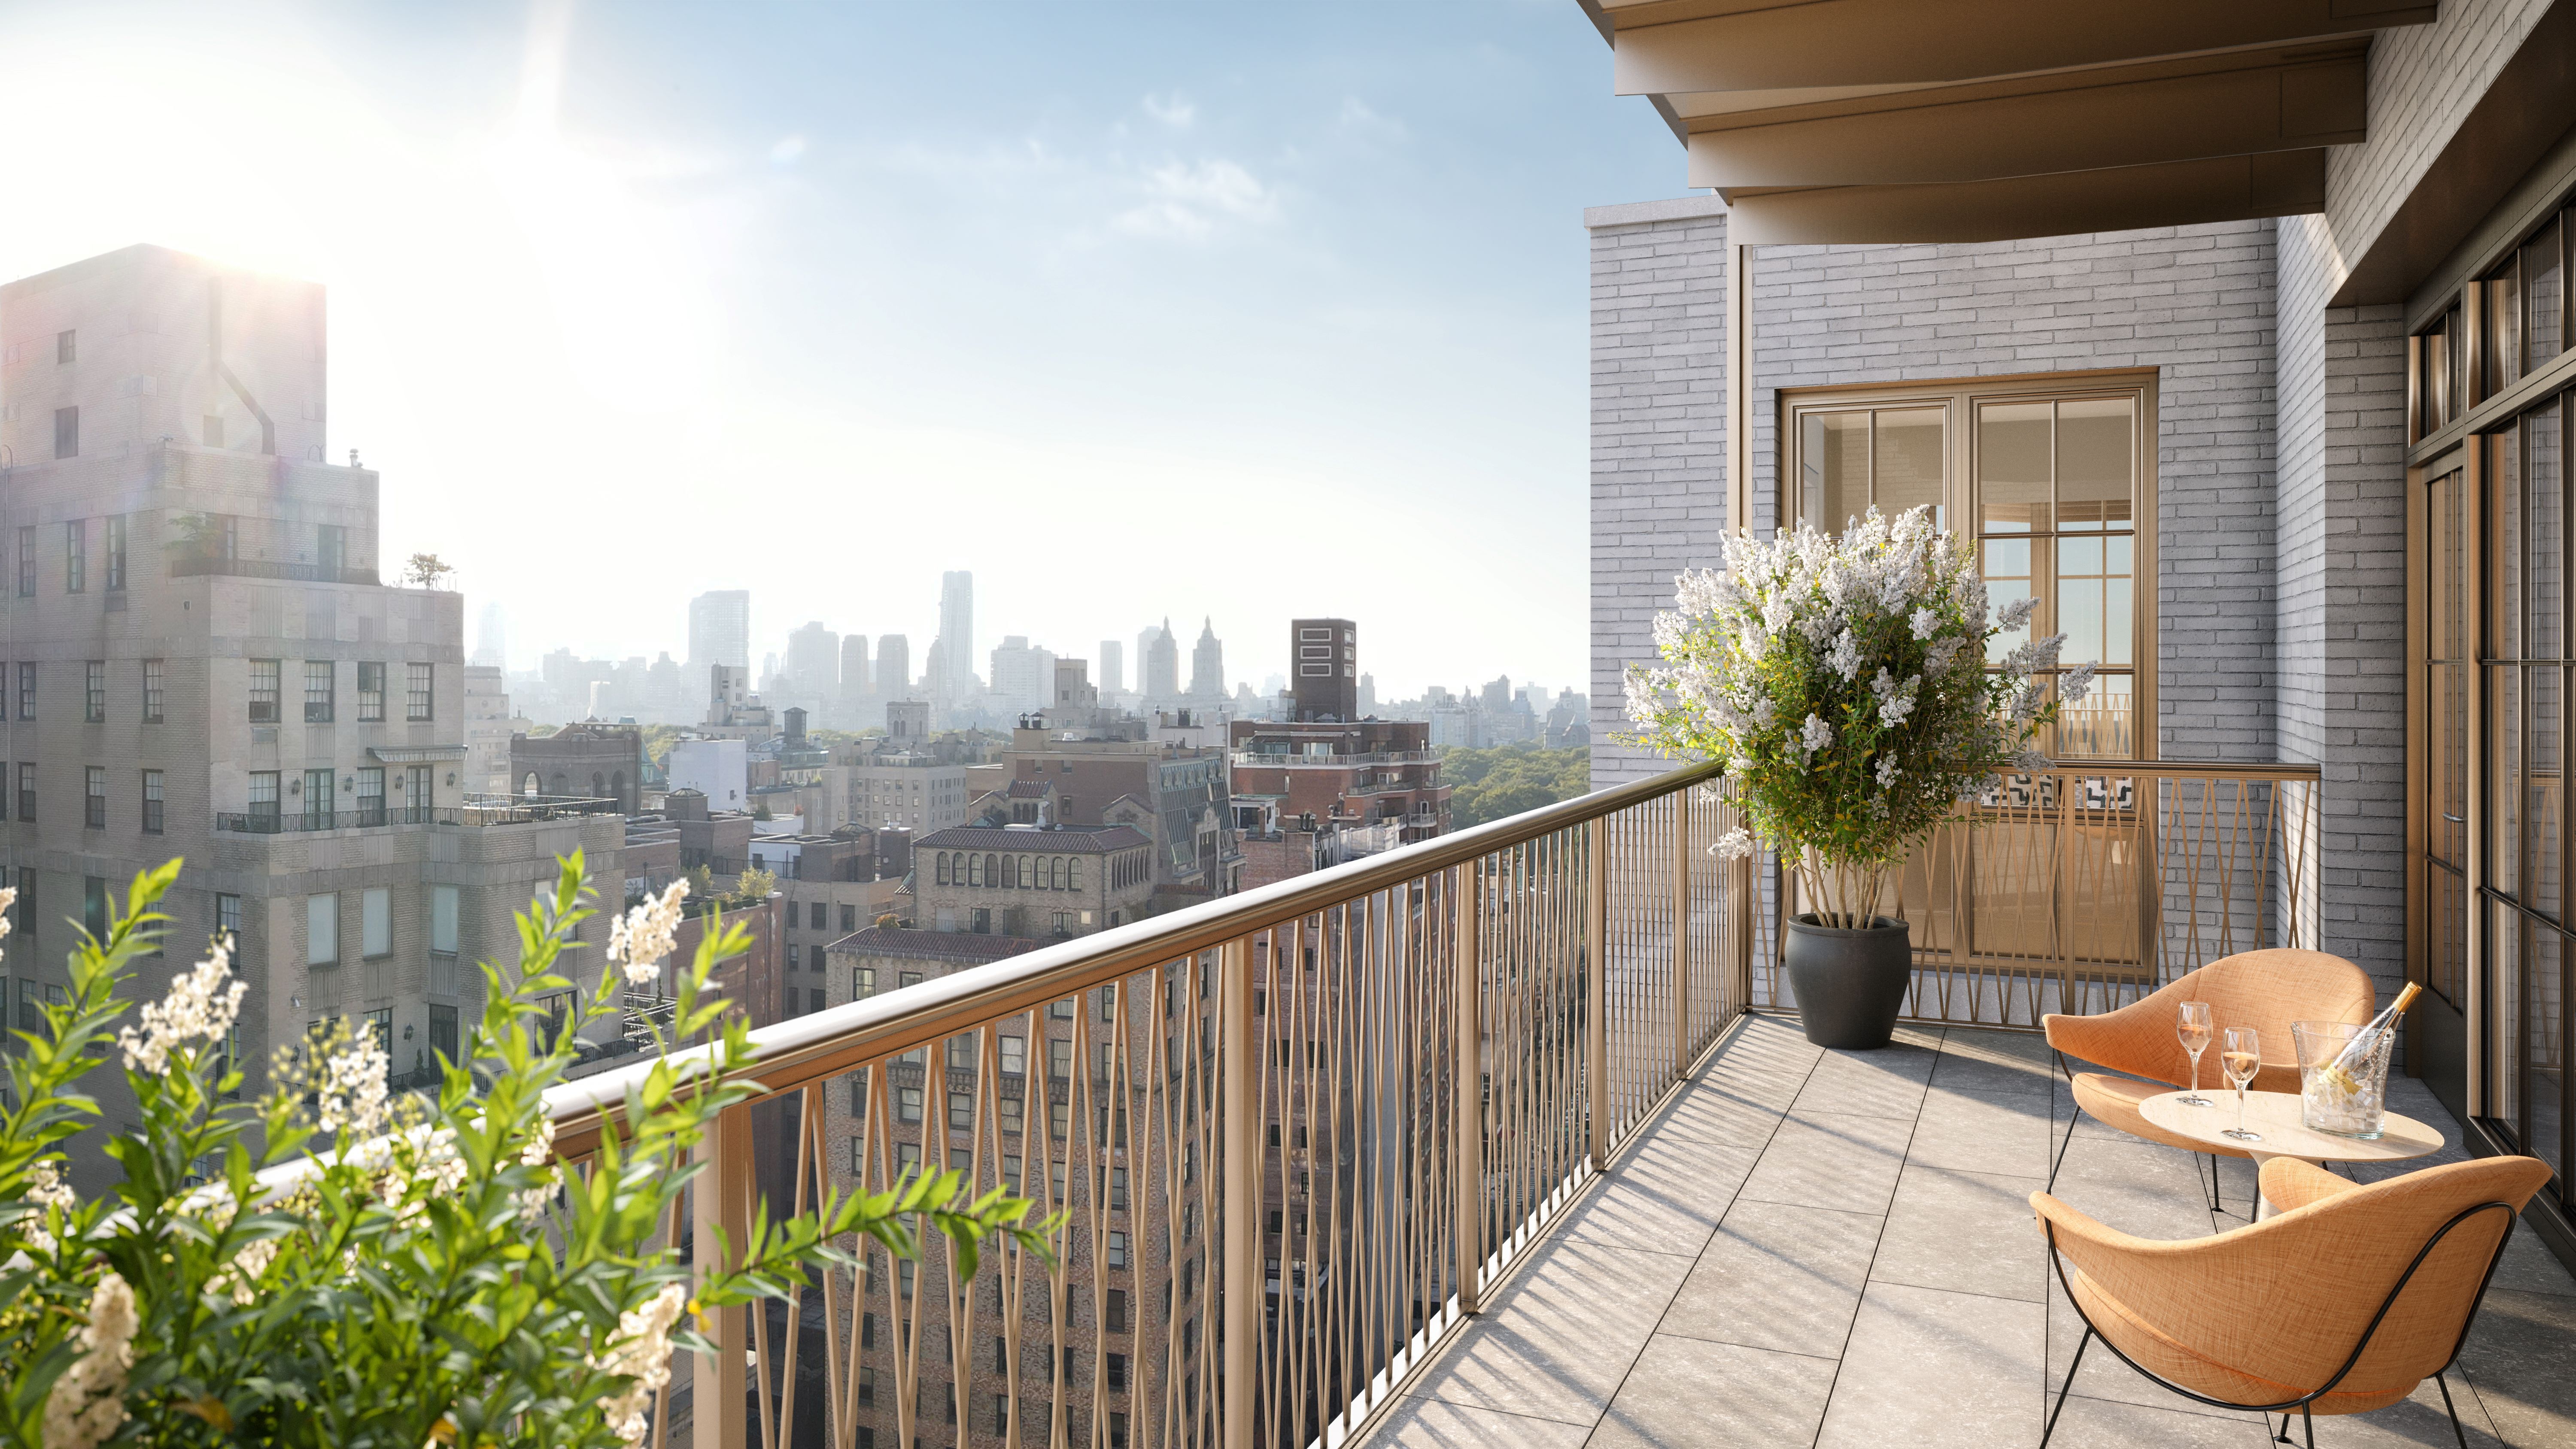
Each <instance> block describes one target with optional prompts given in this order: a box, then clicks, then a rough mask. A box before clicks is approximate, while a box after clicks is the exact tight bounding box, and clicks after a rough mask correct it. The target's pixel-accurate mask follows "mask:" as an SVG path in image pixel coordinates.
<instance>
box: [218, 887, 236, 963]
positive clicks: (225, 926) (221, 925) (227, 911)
mask: <svg viewBox="0 0 2576 1449" xmlns="http://www.w3.org/2000/svg"><path fill="white" fill-rule="evenodd" d="M241 916H242V912H241V897H239V896H235V895H218V896H216V897H215V935H216V937H217V938H218V939H220V940H222V941H223V942H224V943H225V944H226V945H228V946H231V947H233V948H234V949H235V950H236V951H238V950H239V948H240V945H241Z"/></svg>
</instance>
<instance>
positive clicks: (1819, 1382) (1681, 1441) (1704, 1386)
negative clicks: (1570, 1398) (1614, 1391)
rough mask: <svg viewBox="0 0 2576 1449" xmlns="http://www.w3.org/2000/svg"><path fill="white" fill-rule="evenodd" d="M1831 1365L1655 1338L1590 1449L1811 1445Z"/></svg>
mask: <svg viewBox="0 0 2576 1449" xmlns="http://www.w3.org/2000/svg"><path fill="white" fill-rule="evenodd" d="M1834 1368H1835V1364H1834V1360H1832V1359H1830V1358H1807V1357H1804V1356H1802V1355H1798V1354H1792V1353H1772V1352H1768V1351H1765V1350H1763V1349H1758V1348H1746V1347H1744V1346H1743V1345H1741V1344H1733V1343H1709V1342H1705V1341H1703V1340H1700V1339H1692V1338H1672V1337H1667V1336H1665V1335H1662V1334H1658V1335H1656V1336H1655V1337H1654V1338H1653V1339H1652V1340H1651V1341H1649V1342H1648V1343H1647V1345H1646V1351H1645V1352H1644V1353H1643V1354H1641V1355H1639V1356H1638V1359H1637V1366H1636V1367H1635V1368H1634V1369H1631V1370H1630V1371H1629V1373H1628V1381H1627V1382H1626V1383H1624V1384H1622V1385H1620V1386H1619V1396H1618V1397H1617V1398H1615V1399H1613V1400H1611V1401H1610V1411H1609V1412H1608V1413H1606V1414H1604V1415H1602V1416H1601V1424H1600V1427H1598V1428H1596V1429H1594V1430H1593V1431H1592V1438H1591V1439H1590V1441H1588V1442H1589V1444H1590V1446H1591V1449H1649V1446H1651V1449H1737V1446H1740V1445H1747V1444H1806V1443H1810V1442H1813V1440H1814V1439H1815V1436H1816V1426H1817V1424H1819V1423H1820V1422H1822V1421H1823V1419H1824V1416H1825V1395H1826V1394H1828V1393H1829V1392H1831V1391H1832V1389H1833V1386H1834Z"/></svg>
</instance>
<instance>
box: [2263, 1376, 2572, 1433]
mask: <svg viewBox="0 0 2576 1449" xmlns="http://www.w3.org/2000/svg"><path fill="white" fill-rule="evenodd" d="M2451 1398H2452V1401H2453V1402H2455V1403H2456V1404H2458V1405H2459V1408H2460V1428H2461V1429H2462V1430H2463V1431H2465V1432H2466V1433H2467V1434H2468V1436H2469V1449H2501V1446H2502V1445H2503V1444H2504V1442H2505V1441H2504V1440H2503V1439H2501V1438H2499V1437H2497V1435H2496V1432H2495V1426H2494V1425H2493V1424H2492V1423H2490V1422H2489V1421H2488V1419H2487V1412H2486V1407H2485V1405H2483V1404H2481V1403H2480V1402H2479V1401H2478V1396H2477V1395H2476V1394H2475V1393H2474V1392H2471V1391H2470V1389H2469V1387H2468V1385H2466V1384H2464V1383H2462V1382H2461V1381H2460V1376H2459V1375H2458V1374H2456V1373H2454V1374H2452V1375H2451ZM2272 1422H2273V1424H2274V1425H2276V1426H2277V1425H2278V1424H2279V1423H2280V1422H2281V1418H2280V1416H2279V1415H2278V1414H2275V1415H2273V1416H2272ZM2290 1437H2291V1438H2292V1439H2297V1440H2300V1442H2302V1443H2304V1442H2306V1441H2305V1440H2304V1439H2303V1438H2302V1437H2301V1435H2300V1431H2299V1424H2298V1421H2297V1420H2295V1419H2293V1420H2292V1421H2291V1422H2290ZM2514 1442H2515V1443H2516V1444H2521V1443H2524V1442H2527V1441H2524V1440H2519V1439H2517V1440H2515V1441H2514ZM2538 1442H2539V1443H2543V1444H2547V1443H2552V1442H2556V1443H2562V1444H2563V1443H2568V1442H2576V1441H2570V1440H2567V1439H2560V1440H2556V1441H2552V1440H2548V1439H2543V1440H2540V1441H2538ZM2457 1443H2459V1440H2457V1439H2455V1438H2453V1437H2452V1436H2451V1416H2450V1415H2449V1414H2447V1413H2444V1412H2443V1410H2442V1386H2441V1385H2439V1384H2436V1383H2434V1382H2433V1381H2432V1380H2431V1379H2426V1380H2425V1381H2424V1382H2422V1383H2420V1384H2417V1385H2416V1386H2415V1392H2414V1393H2413V1394H2411V1395H2409V1396H2407V1398H2406V1399H2405V1400H2403V1401H2402V1402H2399V1403H2394V1404H2391V1405H2389V1406H2388V1407H2387V1408H2385V1409H2374V1410H2372V1411H2371V1412H2369V1413H2367V1414H2346V1415H2343V1416H2342V1417H2339V1418H2331V1419H2319V1420H2317V1444H2318V1446H2319V1449H2400V1446H2404V1445H2418V1444H2421V1445H2441V1444H2454V1445H2455V1444H2457Z"/></svg>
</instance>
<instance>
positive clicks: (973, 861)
mask: <svg viewBox="0 0 2576 1449" xmlns="http://www.w3.org/2000/svg"><path fill="white" fill-rule="evenodd" d="M966 877H967V879H966V883H967V884H968V885H982V884H983V883H984V857H982V856H980V855H969V856H967V857H966Z"/></svg>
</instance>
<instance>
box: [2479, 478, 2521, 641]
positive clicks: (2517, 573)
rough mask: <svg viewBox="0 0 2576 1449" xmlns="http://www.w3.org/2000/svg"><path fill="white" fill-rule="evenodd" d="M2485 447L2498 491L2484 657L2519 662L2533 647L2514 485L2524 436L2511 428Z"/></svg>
mask: <svg viewBox="0 0 2576 1449" xmlns="http://www.w3.org/2000/svg"><path fill="white" fill-rule="evenodd" d="M2486 443H2487V457H2488V463H2489V467H2490V468H2491V469H2492V471H2491V472H2490V473H2489V474H2488V476H2489V477H2490V478H2493V479H2495V480H2497V486H2494V487H2492V488H2490V489H2489V490H2488V493H2487V497H2488V498H2489V499H2490V500H2491V504H2490V517H2489V519H2488V522H2489V526H2490V527H2491V528H2492V529H2493V530H2494V531H2493V533H2492V535H2491V537H2492V540H2493V541H2492V542H2491V543H2490V544H2489V546H2488V547H2489V554H2488V558H2489V560H2490V563H2489V568H2490V570H2491V572H2490V574H2489V576H2488V588H2489V595H2488V598H2487V600H2486V603H2487V638H2486V657H2487V658H2490V659H2521V658H2524V657H2525V653H2524V649H2525V646H2526V644H2527V643H2528V642H2529V641H2528V640H2527V639H2526V638H2525V637H2524V634H2523V627H2522V626H2523V623H2524V621H2525V620H2526V619H2527V618H2528V617H2529V612H2530V599H2529V595H2528V593H2527V592H2526V590H2527V586H2528V578H2529V576H2528V575H2527V574H2526V573H2525V572H2524V567H2525V565H2526V564H2527V562H2528V560H2527V559H2526V558H2525V557H2524V552H2523V537H2524V533H2523V496H2522V490H2521V489H2520V488H2519V487H2516V486H2515V485H2514V481H2513V480H2515V479H2518V478H2520V477H2521V476H2522V430H2521V429H2519V428H2507V429H2505V430H2503V431H2502V432H2498V433H2490V434H2488V435H2487V439H2486Z"/></svg>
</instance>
